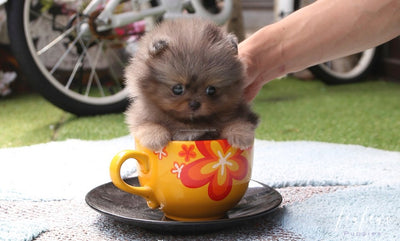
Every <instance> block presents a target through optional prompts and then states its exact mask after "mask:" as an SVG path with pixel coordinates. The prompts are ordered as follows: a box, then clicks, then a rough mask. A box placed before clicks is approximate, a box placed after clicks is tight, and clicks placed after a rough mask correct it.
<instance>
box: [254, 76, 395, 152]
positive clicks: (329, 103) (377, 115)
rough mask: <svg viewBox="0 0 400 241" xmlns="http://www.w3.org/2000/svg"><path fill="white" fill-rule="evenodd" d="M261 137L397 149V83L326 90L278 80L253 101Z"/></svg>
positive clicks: (313, 84) (311, 83)
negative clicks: (257, 114) (259, 120)
mask: <svg viewBox="0 0 400 241" xmlns="http://www.w3.org/2000/svg"><path fill="white" fill-rule="evenodd" d="M254 109H255V111H256V112H257V113H259V114H260V117H261V120H262V121H261V124H260V125H259V128H258V129H257V132H256V137H257V138H260V139H267V140H276V141H287V140H310V141H323V142H334V143H343V144H359V145H364V146H370V147H376V148H381V149H386V150H397V151H400V85H399V84H398V83H393V82H385V81H369V82H364V83H356V84H348V85H337V86H326V85H324V84H323V83H322V82H319V81H299V80H296V79H291V78H288V79H281V80H275V81H273V82H270V83H269V84H267V85H265V86H264V88H263V89H262V91H261V93H260V94H259V96H258V98H257V99H256V101H255V103H254Z"/></svg>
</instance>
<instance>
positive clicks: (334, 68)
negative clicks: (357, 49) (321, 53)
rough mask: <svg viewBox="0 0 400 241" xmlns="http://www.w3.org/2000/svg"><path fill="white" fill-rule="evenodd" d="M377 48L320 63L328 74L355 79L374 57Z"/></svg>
mask: <svg viewBox="0 0 400 241" xmlns="http://www.w3.org/2000/svg"><path fill="white" fill-rule="evenodd" d="M374 55H375V48H372V49H368V50H365V51H363V52H361V53H359V54H355V55H351V56H348V57H344V58H340V59H335V60H332V61H328V62H326V63H322V64H320V65H319V67H320V68H321V69H323V70H324V71H325V72H327V73H328V74H330V75H332V76H335V77H337V78H340V79H353V78H357V77H358V76H360V75H362V74H363V73H364V72H365V71H366V70H367V69H368V68H369V66H370V64H371V62H372V60H373V59H374Z"/></svg>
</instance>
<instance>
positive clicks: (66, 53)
mask: <svg viewBox="0 0 400 241" xmlns="http://www.w3.org/2000/svg"><path fill="white" fill-rule="evenodd" d="M82 34H83V32H81V33H79V35H78V36H76V38H75V39H74V41H72V43H71V44H70V45H69V46H68V49H67V50H66V51H65V52H64V54H63V55H62V56H61V58H60V59H59V60H58V61H57V63H56V64H55V65H54V66H53V68H52V69H51V71H50V74H53V73H54V71H56V70H57V69H58V67H59V66H60V64H61V63H62V61H63V60H64V59H65V57H67V55H68V54H69V52H71V50H72V48H73V47H74V46H75V44H76V42H78V40H80V39H81V36H82Z"/></svg>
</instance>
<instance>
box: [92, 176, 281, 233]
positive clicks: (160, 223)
mask: <svg viewBox="0 0 400 241" xmlns="http://www.w3.org/2000/svg"><path fill="white" fill-rule="evenodd" d="M125 181H126V182H127V183H129V184H131V185H135V186H139V182H138V179H137V177H133V178H129V179H126V180H125ZM281 202H282V196H281V195H280V194H279V192H277V191H276V190H274V189H273V188H271V187H269V186H267V185H265V184H262V183H260V182H257V181H253V180H251V181H250V183H249V188H248V189H247V192H246V194H245V195H244V197H243V198H242V200H241V201H240V202H239V203H238V204H237V205H236V207H234V208H233V209H231V210H230V211H228V213H227V215H226V217H224V218H222V219H218V220H212V221H201V222H181V221H173V220H167V219H166V218H165V217H164V214H163V213H162V212H161V211H160V210H158V209H157V210H151V209H149V208H148V207H147V204H146V201H145V199H144V198H142V197H140V196H136V195H132V194H129V193H126V192H124V191H121V190H119V189H118V188H116V187H115V186H114V184H112V183H111V182H109V183H106V184H103V185H101V186H98V187H96V188H94V189H93V190H91V191H90V192H89V193H88V194H87V195H86V203H87V204H88V205H89V206H90V207H91V208H93V209H94V210H96V211H98V212H100V213H102V214H104V215H106V216H108V217H111V218H113V219H116V220H119V221H122V222H125V223H129V224H132V225H135V226H138V227H141V228H145V229H148V230H152V231H157V232H174V233H196V232H211V231H216V230H219V229H223V228H227V227H231V226H234V225H236V224H240V223H241V224H243V222H244V221H246V220H252V219H255V218H259V217H261V216H264V215H266V214H268V213H270V212H272V211H273V210H275V209H276V208H277V207H279V205H280V204H281Z"/></svg>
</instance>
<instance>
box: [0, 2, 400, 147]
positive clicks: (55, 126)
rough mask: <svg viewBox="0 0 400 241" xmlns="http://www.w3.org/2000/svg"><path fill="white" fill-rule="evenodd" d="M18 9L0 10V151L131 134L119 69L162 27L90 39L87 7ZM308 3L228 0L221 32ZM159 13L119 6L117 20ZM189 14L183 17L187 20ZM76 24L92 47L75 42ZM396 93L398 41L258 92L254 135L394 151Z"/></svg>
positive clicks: (261, 22) (215, 7) (240, 31)
mask: <svg viewBox="0 0 400 241" xmlns="http://www.w3.org/2000/svg"><path fill="white" fill-rule="evenodd" d="M26 1H29V2H30V5H27V6H30V9H29V11H25V12H24V11H23V9H24V7H26V6H25V5H24V2H25V0H12V1H10V0H8V1H5V0H0V3H1V4H2V5H1V6H0V133H1V134H0V148H1V147H13V146H21V145H30V144H36V143H42V142H47V141H57V140H65V139H69V138H78V139H93V140H97V139H109V138H114V137H118V136H122V135H127V134H129V133H128V131H127V128H126V126H125V123H124V116H123V111H124V109H125V107H126V105H127V103H128V102H127V101H126V99H125V93H124V88H123V78H122V71H123V67H124V66H125V64H126V62H127V60H128V58H129V56H130V55H131V54H132V53H133V52H134V51H135V47H136V43H137V40H138V39H139V38H140V36H141V35H142V34H144V32H145V31H146V30H149V29H151V25H154V24H155V23H157V22H158V21H162V19H160V18H159V17H157V18H155V17H153V18H150V19H145V20H143V21H137V22H135V23H133V24H130V25H127V27H124V28H116V29H115V31H114V32H107V31H105V32H96V31H95V30H93V26H94V27H98V26H99V24H100V23H97V22H95V21H94V20H93V17H95V15H93V14H92V15H91V16H85V15H84V14H82V13H81V12H80V11H81V10H79V9H82V8H83V7H82V6H87V4H88V3H89V2H90V1H89V0H82V1H70V0H26ZM4 2H7V3H6V4H4ZM143 2H145V3H146V6H143V4H142V3H143ZM311 2H313V1H302V0H292V1H288V0H280V1H278V0H276V1H273V0H233V10H232V13H231V17H230V18H229V20H228V21H227V22H225V23H224V27H226V28H227V29H228V31H231V32H233V33H235V34H236V35H237V36H238V37H239V39H240V40H243V39H244V38H246V37H247V36H249V35H251V34H252V33H254V32H255V31H257V30H258V29H260V28H262V27H263V26H265V25H268V24H270V23H273V22H274V21H278V20H279V19H281V18H284V17H285V16H287V15H289V14H290V13H292V12H293V11H295V10H297V9H299V8H301V7H303V6H305V5H307V4H310V3H311ZM128 3H129V4H128ZM133 3H135V4H133ZM139 3H140V4H139ZM158 4H159V3H158V1H156V0H151V1H122V2H121V4H120V5H119V6H118V7H117V11H119V12H121V13H123V12H124V11H128V10H132V8H133V9H134V10H135V11H141V10H144V9H149V8H154V7H157V6H158ZM202 4H203V6H204V7H205V8H206V9H207V11H208V12H211V13H213V14H219V13H221V12H223V9H224V1H220V0H203V1H202ZM6 6H7V11H6ZM194 10H195V9H194V7H193V6H186V7H185V11H186V12H192V11H194ZM96 11H97V10H96ZM96 11H95V13H96V14H97V12H96ZM6 12H8V15H7V14H6ZM82 23H84V24H85V23H88V26H89V27H91V28H92V29H91V33H92V34H93V36H96V38H94V37H93V36H89V37H87V36H85V35H84V33H83V32H79V31H80V30H79V26H83V25H82ZM77 26H78V27H77ZM24 29H25V30H26V31H24ZM82 34H83V35H82ZM81 35H82V36H81ZM77 36H78V37H77ZM316 37H318V36H316ZM94 63H95V64H94ZM399 92H400V38H395V39H393V40H392V41H390V42H388V43H385V44H383V45H381V46H378V47H376V48H374V49H370V50H367V51H364V52H362V53H359V54H355V55H352V56H347V57H344V58H341V59H338V60H333V61H329V62H327V63H323V64H320V65H318V66H313V67H311V68H308V69H305V70H303V71H300V72H297V73H292V74H290V75H288V76H286V77H284V78H283V79H280V80H274V81H272V82H271V83H269V84H267V85H265V86H264V88H263V90H262V91H261V92H260V94H259V96H258V97H257V98H256V100H255V101H254V103H253V107H254V109H255V110H256V111H257V112H258V113H259V115H260V116H261V118H262V123H260V126H259V128H258V129H257V133H256V135H257V138H260V139H268V140H316V141H326V142H337V143H352V144H361V145H365V146H373V147H378V148H383V149H390V150H400V136H399V134H397V133H400V132H399V131H398V130H399V128H400V108H399V105H400V97H399V96H400V94H399Z"/></svg>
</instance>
